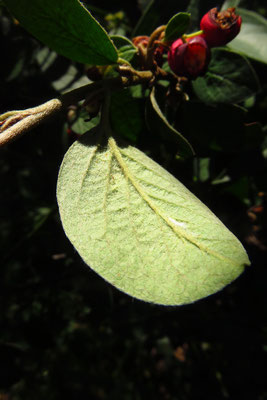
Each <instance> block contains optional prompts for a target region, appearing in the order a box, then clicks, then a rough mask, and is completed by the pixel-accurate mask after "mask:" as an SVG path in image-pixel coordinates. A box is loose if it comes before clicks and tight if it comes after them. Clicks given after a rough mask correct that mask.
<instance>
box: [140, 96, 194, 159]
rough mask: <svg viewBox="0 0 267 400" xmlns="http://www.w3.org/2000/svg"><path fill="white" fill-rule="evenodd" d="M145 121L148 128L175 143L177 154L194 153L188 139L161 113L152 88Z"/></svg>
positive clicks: (186, 155) (187, 154)
mask: <svg viewBox="0 0 267 400" xmlns="http://www.w3.org/2000/svg"><path fill="white" fill-rule="evenodd" d="M146 121H147V125H148V127H149V129H150V130H151V131H152V132H153V133H154V134H156V135H158V136H159V137H161V138H162V139H163V140H164V141H167V142H172V143H175V144H176V146H177V148H178V152H179V155H182V156H184V157H188V156H192V155H194V154H195V152H194V149H193V148H192V146H191V144H190V143H189V142H188V140H187V139H186V138H185V137H184V136H183V135H182V134H181V133H180V132H178V131H177V130H176V129H175V128H174V127H173V126H171V124H170V123H169V122H168V121H167V119H166V117H165V116H164V114H163V113H162V111H161V109H160V107H159V105H158V103H157V100H156V96H155V89H152V91H151V93H150V97H149V99H148V102H147V107H146Z"/></svg>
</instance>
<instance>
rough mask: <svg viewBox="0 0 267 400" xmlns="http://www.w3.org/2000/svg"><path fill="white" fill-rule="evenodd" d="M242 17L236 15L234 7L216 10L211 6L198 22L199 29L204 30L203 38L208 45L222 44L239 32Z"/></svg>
mask: <svg viewBox="0 0 267 400" xmlns="http://www.w3.org/2000/svg"><path fill="white" fill-rule="evenodd" d="M241 23H242V18H241V17H240V16H239V15H236V13H235V8H228V9H227V10H224V11H221V12H218V9H217V8H212V9H211V10H210V11H209V12H207V14H205V15H204V17H203V18H202V19H201V22H200V29H201V30H203V31H204V33H203V35H202V36H203V38H204V39H205V40H206V42H207V43H208V45H209V46H210V47H215V46H224V45H225V44H227V43H228V42H230V41H231V40H233V39H234V38H235V37H236V35H237V34H238V33H239V32H240V27H241Z"/></svg>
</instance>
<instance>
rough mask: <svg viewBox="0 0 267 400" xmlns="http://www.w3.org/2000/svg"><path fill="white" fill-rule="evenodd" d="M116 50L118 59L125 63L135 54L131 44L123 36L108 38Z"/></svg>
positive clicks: (135, 50) (135, 49)
mask: <svg viewBox="0 0 267 400" xmlns="http://www.w3.org/2000/svg"><path fill="white" fill-rule="evenodd" d="M110 38H111V39H112V41H113V43H114V45H115V46H116V48H117V50H118V54H119V57H120V58H122V59H123V60H126V61H131V60H132V58H133V57H134V55H135V54H136V52H137V48H136V47H135V46H134V45H133V43H132V42H131V41H130V40H129V39H127V38H126V37H124V36H119V35H112V36H111V37H110Z"/></svg>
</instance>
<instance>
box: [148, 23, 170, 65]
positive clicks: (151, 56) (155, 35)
mask: <svg viewBox="0 0 267 400" xmlns="http://www.w3.org/2000/svg"><path fill="white" fill-rule="evenodd" d="M165 29H166V25H162V26H159V27H158V28H157V29H155V30H154V32H153V33H152V34H151V36H150V38H149V42H148V45H147V55H146V67H147V69H152V68H153V64H154V52H155V48H156V46H157V40H158V39H159V37H160V36H161V35H162V34H163V32H164V31H165Z"/></svg>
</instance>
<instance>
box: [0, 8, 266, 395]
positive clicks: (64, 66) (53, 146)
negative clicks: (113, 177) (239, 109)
mask: <svg viewBox="0 0 267 400" xmlns="http://www.w3.org/2000/svg"><path fill="white" fill-rule="evenodd" d="M84 3H85V4H86V3H88V8H89V9H90V10H91V11H92V13H93V15H94V16H95V17H96V18H97V19H98V20H99V21H100V22H101V23H102V24H103V25H104V26H105V27H106V29H107V30H109V31H111V32H113V33H119V34H123V35H129V36H131V32H133V30H135V32H138V34H140V32H141V31H142V29H145V28H144V27H147V26H148V22H147V21H148V20H145V19H144V18H143V22H142V20H141V23H140V22H138V21H139V18H140V17H141V15H142V14H143V13H144V10H145V9H146V7H147V4H148V2H147V1H145V0H143V1H141V0H140V1H131V2H128V3H127V2H124V1H122V0H120V1H114V2H110V1H104V0H101V1H100V0H98V1H87V2H84ZM219 3H220V2H219ZM0 4H1V3H0ZM188 4H189V2H188V1H183V0H182V1H181V2H180V4H179V2H173V1H167V0H164V1H155V2H154V8H153V9H152V11H153V13H154V14H153V13H152V11H151V13H150V14H149V15H150V16H153V18H155V21H154V20H153V21H154V22H152V25H153V24H156V26H157V25H160V24H161V23H166V21H168V19H169V18H170V17H171V16H172V15H173V14H174V13H176V12H178V11H182V10H185V9H186V8H187V6H188ZM217 5H218V4H215V5H214V3H211V2H210V1H200V0H198V1H197V0H195V1H194V2H191V11H192V12H193V11H194V18H195V20H196V21H197V20H198V19H199V18H200V17H201V16H202V15H203V14H204V13H205V12H206V11H208V10H209V9H210V8H212V7H214V6H217ZM241 5H242V6H243V7H246V8H248V9H252V10H254V11H257V12H258V13H260V14H261V15H262V16H263V17H265V18H267V5H266V2H265V1H263V0H261V1H260V0H258V1H253V2H252V1H243V2H241ZM142 24H143V25H142ZM142 27H143V28H142ZM144 33H147V32H144ZM0 43H1V46H0V48H1V63H0V112H1V113H3V112H5V111H7V110H13V109H24V108H28V107H33V106H35V105H39V104H41V103H42V102H44V101H46V100H48V99H50V98H52V97H56V96H58V94H59V93H60V92H62V91H65V90H69V89H71V88H73V87H76V86H80V85H82V84H84V83H86V82H88V78H87V76H86V68H85V67H84V66H82V65H78V64H76V63H72V62H71V61H69V60H67V59H65V58H64V57H60V56H58V55H57V54H55V53H54V52H52V51H51V50H49V49H48V48H46V47H45V46H43V45H42V44H41V43H39V42H38V41H37V40H36V39H34V38H33V37H32V36H31V35H30V34H28V33H27V32H26V31H25V30H24V29H23V28H22V27H21V26H20V25H19V23H18V22H17V21H16V20H14V19H13V18H11V16H10V15H9V14H8V13H7V11H6V10H5V8H4V6H3V5H1V6H0ZM251 62H252V64H253V67H254V69H255V71H256V73H257V75H258V78H259V82H260V89H259V92H258V94H257V95H256V96H254V97H253V98H251V99H249V100H248V101H247V102H246V104H245V106H246V110H247V111H246V116H245V125H244V121H243V120H242V121H239V120H237V119H236V115H237V114H236V113H235V114H233V115H232V112H233V110H232V108H231V107H230V108H229V106H227V105H224V106H220V107H218V108H216V109H215V110H214V109H210V106H207V105H204V104H203V103H201V102H200V103H194V105H193V106H192V107H194V109H193V110H187V112H188V113H189V114H190V113H192V112H194V115H195V118H194V120H195V121H197V124H196V126H191V125H190V127H188V126H189V125H188V119H186V116H184V120H182V122H181V120H180V119H179V121H178V122H177V124H178V126H179V128H183V127H184V131H183V130H182V133H184V134H185V136H186V135H187V137H190V139H191V140H192V141H193V144H194V147H195V150H196V152H197V157H196V159H195V160H194V161H192V160H187V161H181V160H179V159H173V160H171V161H170V160H169V159H168V149H169V148H170V147H169V144H168V143H164V142H163V143H162V139H160V140H159V139H155V138H154V137H153V134H152V133H151V131H149V130H148V128H147V127H145V126H141V127H140V132H139V131H137V132H136V133H135V134H136V137H135V138H134V141H135V142H136V144H137V145H138V146H139V147H141V148H143V149H148V148H149V149H150V151H151V152H152V155H153V158H155V159H157V160H158V161H160V162H161V163H163V164H165V166H167V168H168V169H169V170H170V171H171V172H172V173H173V174H175V176H177V177H178V178H179V179H180V180H181V181H182V182H183V183H184V184H185V185H186V186H187V187H189V189H190V190H191V191H193V192H194V193H195V194H196V195H197V196H198V197H199V198H200V199H201V200H202V201H203V202H204V203H205V204H207V205H208V206H209V207H210V208H211V209H212V211H213V212H214V213H215V214H216V215H217V216H218V217H219V218H220V219H221V220H222V221H223V222H224V223H225V224H226V225H227V226H228V227H229V228H230V229H231V230H232V231H233V232H234V233H235V234H236V235H237V237H238V238H239V239H240V240H241V242H242V243H243V245H244V246H245V248H246V250H247V251H248V254H249V257H250V259H251V262H252V266H251V267H249V268H247V269H246V271H245V273H244V274H243V275H242V276H241V277H240V278H238V280H236V281H235V282H234V283H232V284H231V285H230V286H228V287H227V288H225V289H224V290H223V291H222V292H220V293H217V294H215V295H213V296H210V297H208V298H206V299H203V300H201V301H198V302H196V303H194V304H191V305H187V306H182V307H163V306H156V305H152V304H148V303H143V302H141V301H138V300H136V299H132V298H131V297H129V296H127V295H126V294H123V293H121V292H119V291H118V290H116V289H115V288H113V287H112V286H111V285H109V284H108V283H107V282H105V281H104V280H103V279H102V278H101V277H99V276H98V275H97V274H96V273H94V272H93V271H92V270H90V268H89V267H88V266H86V265H85V264H84V263H83V262H82V260H81V259H80V257H79V255H78V254H77V253H76V251H75V249H74V248H73V247H72V245H71V244H70V243H69V241H68V239H67V238H66V236H65V234H64V232H63V229H62V226H61V223H60V219H59V214H58V209H57V204H56V196H55V192H56V181H57V174H58V169H59V166H60V163H61V161H62V158H63V155H64V153H65V151H66V150H67V148H68V146H69V145H70V144H71V143H72V141H73V140H74V139H75V134H79V133H81V131H82V130H83V129H84V120H83V118H82V117H80V115H78V117H77V118H76V119H75V123H76V125H74V124H73V119H72V116H73V115H72V114H71V112H75V113H76V112H77V109H76V108H75V107H74V108H73V110H69V112H68V113H66V114H65V115H60V116H57V117H56V118H54V119H53V120H51V121H49V122H48V123H46V124H44V125H42V126H39V127H38V128H37V129H35V130H34V131H32V132H31V133H28V134H27V135H25V136H24V137H23V138H21V139H20V140H18V141H17V142H14V143H12V144H10V145H8V146H7V147H5V148H2V149H0V246H1V247H0V248H1V251H0V400H25V399H27V400H36V399H39V400H44V399H46V400H47V399H48V400H58V399H67V400H68V399H73V400H74V399H75V400H85V399H103V400H105V399H109V400H113V399H114V400H115V399H116V400H117V399H123V400H128V399H129V400H139V399H140V400H141V399H142V400H143V399H147V398H151V399H163V400H190V399H203V400H204V399H205V400H207V399H213V400H214V399H216V400H219V399H242V398H243V399H255V400H256V399H257V400H265V399H267V380H266V377H267V364H266V362H267V301H266V300H267V294H266V284H267V262H266V259H267V257H266V255H267V240H266V228H267V210H266V199H267V179H266V177H267V174H266V173H267V151H266V150H267V140H266V130H267V66H266V65H265V64H261V63H260V62H256V61H251ZM242 106H243V105H242ZM140 107H142V104H140ZM183 115H186V114H183ZM190 115H192V114H190ZM225 116H226V117H225ZM191 121H192V118H191ZM218 121H220V122H219V123H218ZM240 124H242V129H244V126H249V127H251V126H252V128H253V132H252V130H251V128H250V129H249V134H248V139H247V142H246V143H245V145H242V146H241V147H240V146H239V145H238V143H239V142H238V141H237V143H236V142H235V137H236V136H235V135H237V136H238V135H239V133H238V132H239V131H238V130H239V128H240V126H241V125H240ZM215 126H216V127H217V128H216V129H215V128H214V127H215ZM87 129H88V128H87ZM186 129H187V130H186ZM196 130H197V132H196ZM211 131H212V134H214V135H215V138H214V140H213V147H211V146H210V142H209V140H210V135H211ZM192 132H195V136H194V134H193V133H192ZM216 132H217V133H216ZM222 132H224V135H223V134H222ZM242 132H243V131H242ZM251 132H252V133H251ZM216 135H217V136H216ZM251 135H252V136H251ZM214 141H215V142H216V146H217V147H216V146H215V147H216V152H215V151H214ZM151 143H152V147H151ZM151 148H152V150H151ZM220 173H221V175H220ZM219 175H220V177H218V176H219ZM225 177H228V178H227V179H225ZM215 178H216V179H217V181H216V179H215ZM214 182H215V183H214Z"/></svg>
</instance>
